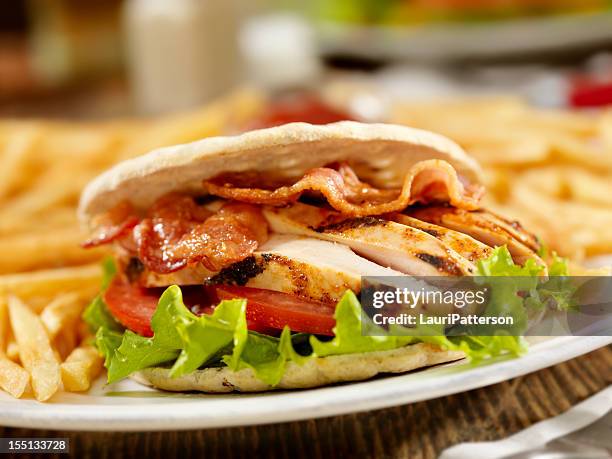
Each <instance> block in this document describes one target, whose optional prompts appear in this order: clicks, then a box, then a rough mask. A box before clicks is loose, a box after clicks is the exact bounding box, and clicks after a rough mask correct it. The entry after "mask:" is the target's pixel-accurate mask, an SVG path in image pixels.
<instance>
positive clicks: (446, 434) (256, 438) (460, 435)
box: [0, 346, 612, 459]
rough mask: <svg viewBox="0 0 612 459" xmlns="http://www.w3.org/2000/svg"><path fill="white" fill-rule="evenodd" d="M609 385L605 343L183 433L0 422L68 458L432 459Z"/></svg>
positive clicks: (611, 362)
mask: <svg viewBox="0 0 612 459" xmlns="http://www.w3.org/2000/svg"><path fill="white" fill-rule="evenodd" d="M611 383H612V346H608V347H605V348H602V349H599V350H597V351H594V352H591V353H590V354H587V355H585V356H582V357H579V358H576V359H573V360H570V361H568V362H565V363H562V364H560V365H557V366H554V367H551V368H548V369H545V370H541V371H538V372H536V373H532V374H529V375H526V376H522V377H520V378H515V379H512V380H510V381H506V382H503V383H500V384H496V385H494V386H490V387H485V388H482V389H477V390H472V391H470V392H465V393H462V394H457V395H452V396H449V397H444V398H439V399H436V400H430V401H427V402H421V403H415V404H412V405H405V406H399V407H396V408H389V409H384V410H378V411H372V412H368V413H359V414H352V415H346V416H337V417H334V418H327V419H319V420H310V421H302V422H292V423H287V424H274V425H267V426H259V427H240V428H231V429H215V430H199V431H188V432H160V433H155V432H149V433H126V434H122V433H72V432H52V431H35V430H26V429H8V428H1V427H0V437H70V439H71V451H72V456H73V457H78V458H87V457H102V458H110V459H114V458H119V457H132V458H137V459H154V458H164V459H165V458H169V457H175V456H179V457H183V458H189V457H198V458H214V457H235V456H237V457H244V458H249V457H259V456H265V457H277V456H281V457H290V458H292V459H293V458H296V459H297V458H306V459H312V458H319V457H324V458H328V457H376V458H383V457H403V458H417V459H418V458H434V457H436V456H437V455H438V454H439V453H440V452H441V451H442V450H443V449H444V448H446V447H448V446H450V445H454V444H456V443H459V442H464V441H486V440H495V439H498V438H503V437H506V436H508V435H509V434H512V433H514V432H517V431H519V430H521V429H524V428H525V427H527V426H529V425H531V424H533V423H535V422H538V421H541V420H542V419H546V418H549V417H552V416H555V415H558V414H560V413H562V412H564V411H565V410H567V409H568V408H570V407H571V406H572V405H574V404H576V403H578V402H580V401H581V400H584V399H585V398H587V397H589V396H590V395H593V394H595V393H596V392H598V391H600V390H601V389H603V388H605V387H606V386H608V385H609V384H611ZM41 457H45V458H50V457H53V456H50V455H45V456H41Z"/></svg>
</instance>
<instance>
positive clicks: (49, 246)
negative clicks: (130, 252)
mask: <svg viewBox="0 0 612 459" xmlns="http://www.w3.org/2000/svg"><path fill="white" fill-rule="evenodd" d="M85 238H86V236H85V234H83V233H82V232H81V231H80V230H79V229H78V227H74V228H67V229H64V230H60V231H53V232H51V233H42V232H41V233H39V234H26V235H19V236H16V237H4V238H2V240H0V274H3V273H10V272H16V271H26V270H34V269H38V268H41V267H46V266H52V265H54V264H55V265H72V264H86V263H91V262H93V261H96V260H98V259H100V258H101V257H102V256H103V255H104V254H105V253H107V252H108V251H107V250H106V249H103V248H96V249H94V250H85V249H83V248H82V247H80V245H79V244H80V242H82V241H83V240H85Z"/></svg>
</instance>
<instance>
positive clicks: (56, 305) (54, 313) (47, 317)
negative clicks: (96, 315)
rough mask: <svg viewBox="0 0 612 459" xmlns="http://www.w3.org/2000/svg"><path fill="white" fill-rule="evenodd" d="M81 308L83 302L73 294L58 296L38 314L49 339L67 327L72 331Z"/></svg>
mask: <svg viewBox="0 0 612 459" xmlns="http://www.w3.org/2000/svg"><path fill="white" fill-rule="evenodd" d="M83 307H84V304H83V301H82V300H81V299H80V297H79V295H78V294H76V293H74V292H70V293H63V294H60V295H58V296H57V297H56V298H55V299H54V300H53V301H51V303H49V304H48V305H47V306H46V307H45V309H43V310H42V312H41V313H40V320H42V323H43V324H44V325H45V328H46V329H47V333H48V335H49V338H51V339H54V338H55V337H56V336H57V335H58V334H59V333H60V331H62V330H63V329H66V328H67V327H68V326H70V327H71V328H72V329H74V328H75V323H76V321H77V320H78V318H79V316H80V315H81V312H82V311H83Z"/></svg>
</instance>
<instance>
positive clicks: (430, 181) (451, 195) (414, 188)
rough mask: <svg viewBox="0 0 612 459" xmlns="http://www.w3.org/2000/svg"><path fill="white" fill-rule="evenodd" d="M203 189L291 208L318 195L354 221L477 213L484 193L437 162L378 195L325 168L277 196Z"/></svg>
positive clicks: (209, 185)
mask: <svg viewBox="0 0 612 459" xmlns="http://www.w3.org/2000/svg"><path fill="white" fill-rule="evenodd" d="M203 184H204V188H205V190H206V191H207V192H208V193H210V194H212V195H215V196H219V197H222V198H226V199H233V200H236V201H241V202H246V203H250V204H267V205H274V206H282V205H286V204H289V203H291V202H295V201H297V200H298V199H299V198H300V196H301V195H302V194H303V193H304V192H306V191H318V192H320V193H321V194H322V195H323V196H324V197H325V198H326V199H327V202H328V203H329V205H330V206H332V207H333V208H334V209H335V210H337V211H339V212H342V213H343V214H345V215H347V216H354V217H365V216H368V215H379V214H385V213H389V212H398V211H402V210H404V209H405V208H406V207H408V206H410V205H412V204H415V203H421V204H429V203H432V202H436V203H449V204H451V205H452V206H454V207H457V208H460V209H465V210H476V209H478V208H479V207H480V206H479V200H480V198H481V196H482V194H483V193H484V188H483V187H482V186H480V185H470V186H468V187H464V185H463V183H462V182H461V180H460V179H459V176H458V175H457V172H456V171H455V169H454V168H453V166H451V165H450V164H449V163H447V162H446V161H443V160H438V159H431V160H426V161H420V162H418V163H416V164H414V165H413V166H412V168H411V169H410V171H409V172H408V174H407V175H406V177H405V178H404V182H403V185H402V188H401V189H395V190H381V189H377V188H374V187H372V186H370V185H368V184H367V183H364V182H361V181H359V179H358V178H357V176H356V175H355V174H354V172H352V170H351V169H350V168H349V167H348V166H342V168H341V169H340V170H335V169H332V168H329V167H319V168H315V169H311V170H310V171H308V172H307V173H306V174H305V175H304V176H303V177H302V178H301V179H300V180H298V181H297V182H296V183H294V184H293V185H291V186H283V187H280V188H277V189H275V190H266V189H259V188H239V187H235V186H233V185H232V184H231V183H223V177H220V178H217V179H212V180H207V181H204V183H203Z"/></svg>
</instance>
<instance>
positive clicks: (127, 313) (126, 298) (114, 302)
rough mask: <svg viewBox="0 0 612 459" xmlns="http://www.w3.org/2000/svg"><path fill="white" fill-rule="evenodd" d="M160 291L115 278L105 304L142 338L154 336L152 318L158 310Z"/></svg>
mask: <svg viewBox="0 0 612 459" xmlns="http://www.w3.org/2000/svg"><path fill="white" fill-rule="evenodd" d="M160 295H161V294H160V292H159V289H147V288H143V287H139V286H137V285H135V284H130V283H128V282H125V281H123V280H121V279H120V278H119V277H115V278H114V279H113V281H112V282H111V284H110V285H109V286H108V289H106V292H105V293H104V302H105V303H106V305H107V306H108V309H109V310H110V312H111V313H112V314H113V316H115V318H116V319H117V320H118V321H119V322H120V323H121V324H122V325H123V326H124V327H126V328H129V329H130V330H132V331H133V332H136V333H138V334H139V335H142V336H153V330H151V318H152V317H153V314H154V313H155V309H156V308H157V301H158V300H159V297H160Z"/></svg>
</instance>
